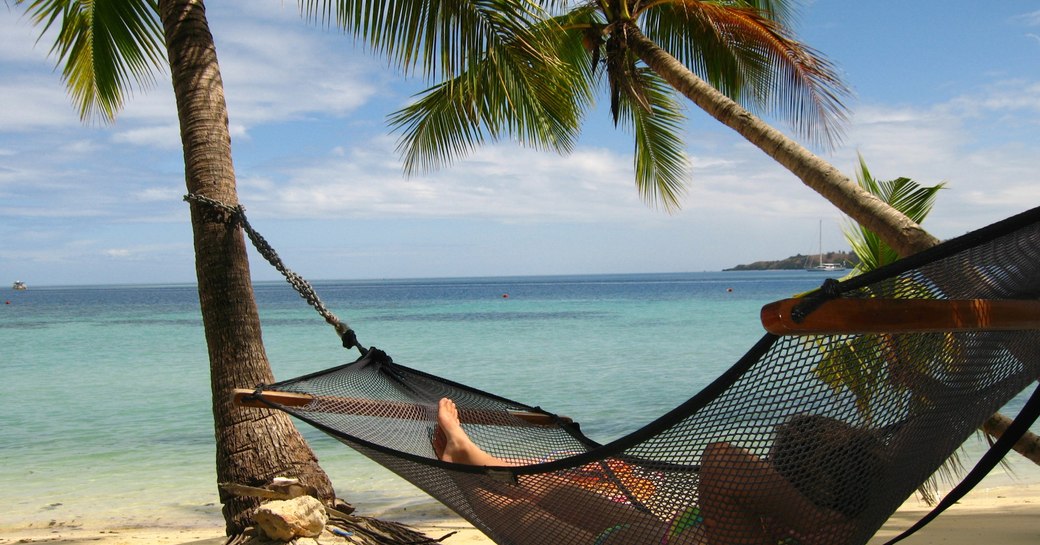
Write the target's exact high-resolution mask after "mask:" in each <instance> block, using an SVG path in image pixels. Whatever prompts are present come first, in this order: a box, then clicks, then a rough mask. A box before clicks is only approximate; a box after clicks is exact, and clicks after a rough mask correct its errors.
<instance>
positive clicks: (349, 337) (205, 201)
mask: <svg viewBox="0 0 1040 545" xmlns="http://www.w3.org/2000/svg"><path fill="white" fill-rule="evenodd" d="M184 200H185V201H187V202H189V203H198V204H202V205H205V206H207V207H209V208H210V209H211V210H215V211H219V212H222V213H223V217H224V218H225V222H227V223H229V224H232V225H234V224H237V225H239V226H241V227H242V230H243V231H245V233H246V235H248V236H249V240H250V241H251V242H252V243H253V247H254V248H256V251H257V252H259V253H260V255H261V256H262V257H263V258H264V259H266V260H267V262H268V263H270V264H271V266H272V267H274V268H275V269H276V270H277V271H278V272H279V273H281V274H282V276H284V277H285V280H286V281H287V282H288V283H289V285H290V286H292V288H293V289H294V290H296V292H297V293H299V294H300V297H302V298H303V299H304V300H305V301H307V304H308V305H310V306H311V307H313V308H314V310H315V311H317V312H318V314H320V315H321V317H322V318H324V319H325V321H326V322H327V323H328V324H329V325H331V326H332V327H333V328H334V329H335V330H336V334H337V335H339V337H340V340H341V341H342V342H343V347H344V348H347V349H351V348H357V349H358V351H359V352H361V354H362V355H365V354H366V353H367V352H368V349H367V348H365V347H364V346H362V345H361V344H360V343H358V340H357V334H356V333H355V332H354V330H353V329H351V327H350V326H349V325H347V323H346V322H344V321H342V320H340V319H339V318H337V317H336V315H335V314H333V313H332V311H330V310H329V309H328V307H326V306H325V303H323V302H322V301H321V299H320V298H318V294H317V292H315V291H314V288H313V287H312V286H311V285H310V283H309V282H307V280H305V279H304V278H303V277H302V276H300V275H299V274H297V273H296V272H294V271H292V270H291V269H289V267H287V266H286V265H285V263H284V262H283V261H282V258H281V257H278V252H276V251H275V250H274V248H273V247H272V246H271V244H270V243H268V242H267V239H265V238H264V237H263V236H262V235H261V234H260V233H259V232H257V230H256V229H253V226H252V225H250V224H249V220H248V219H247V218H246V209H245V207H244V206H242V205H241V204H239V205H236V206H231V205H229V204H227V203H223V202H221V201H218V200H216V199H211V198H209V197H205V196H202V195H197V194H194V193H189V194H188V195H185V196H184Z"/></svg>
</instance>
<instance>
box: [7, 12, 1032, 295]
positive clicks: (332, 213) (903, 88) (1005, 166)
mask: <svg viewBox="0 0 1040 545" xmlns="http://www.w3.org/2000/svg"><path fill="white" fill-rule="evenodd" d="M207 7H208V16H209V19H210V25H211V29H212V31H213V34H214V37H215V40H216V43H217V53H218V56H219V59H220V65H221V70H222V74H223V78H224V85H225V92H226V95H227V102H228V108H229V114H230V123H231V131H232V146H233V155H234V160H235V169H236V174H237V177H238V184H239V193H240V198H241V199H242V202H243V204H245V206H246V208H247V211H248V213H249V217H250V220H251V222H252V223H253V225H254V226H255V227H256V228H257V229H259V230H260V231H261V232H262V233H263V234H264V236H265V237H266V238H267V239H268V240H269V241H270V242H271V243H272V244H273V245H274V246H275V247H276V249H277V250H278V251H279V253H280V254H281V255H282V257H283V259H284V260H285V261H286V262H287V263H288V264H289V265H290V267H292V268H293V269H295V270H296V271H297V272H299V273H301V274H302V275H304V276H305V277H307V278H310V279H341V278H401V277H436V276H482V275H528V274H582V273H624V272H679V271H704V270H720V269H723V268H726V267H730V266H733V265H736V264H739V263H745V262H750V261H755V260H760V259H779V258H784V257H787V256H789V255H794V254H799V253H801V254H806V253H810V252H812V251H814V249H815V247H816V244H817V228H818V225H819V222H820V221H821V220H822V221H823V225H824V229H823V237H824V246H825V248H826V249H840V248H846V247H847V246H846V245H845V243H844V241H843V239H842V236H841V225H842V223H843V221H845V220H844V219H843V217H842V215H841V214H840V213H839V212H838V211H837V210H836V209H835V208H834V207H833V206H831V205H830V204H829V203H828V202H826V201H825V200H824V199H822V198H821V197H819V196H818V195H816V194H815V193H814V192H812V191H811V190H809V189H808V188H806V187H805V186H803V185H802V184H801V182H800V181H799V180H797V179H796V178H795V177H794V176H793V175H791V174H790V173H788V172H787V171H786V170H784V169H783V168H781V167H780V166H778V165H777V164H775V163H774V162H772V161H771V160H770V159H768V158H767V157H766V156H765V155H764V154H762V152H760V151H759V150H757V149H756V148H753V147H752V146H750V145H749V144H747V143H746V142H744V141H743V140H742V139H741V138H740V137H738V136H736V135H735V134H733V133H732V132H731V131H730V130H729V129H727V128H725V127H722V126H721V125H720V124H719V123H718V122H716V121H714V120H713V119H710V118H708V117H707V116H705V115H703V114H701V113H700V112H699V111H697V110H695V109H693V107H692V106H691V107H690V109H689V110H688V112H687V113H688V114H689V116H690V121H689V124H688V128H687V142H688V150H687V152H688V154H689V157H690V160H691V164H692V172H691V178H690V190H689V194H688V195H687V197H686V199H685V201H684V204H683V209H682V211H680V212H679V213H676V214H671V215H669V214H667V213H665V212H663V211H659V210H655V209H653V208H650V207H648V206H646V205H645V204H644V203H642V202H641V201H640V200H639V197H638V193H637V192H636V190H635V188H634V185H633V183H634V182H633V176H632V166H631V147H632V144H631V139H630V136H629V135H628V134H625V133H624V132H621V131H617V130H615V129H614V128H613V127H612V125H611V124H610V123H609V121H608V114H607V113H606V112H605V111H597V112H593V115H592V116H591V118H590V119H589V123H588V125H587V126H586V129H585V133H584V136H583V138H582V140H581V142H580V145H579V146H578V148H577V149H576V150H575V151H574V153H572V154H570V155H567V156H559V155H555V154H551V153H544V152H536V151H532V150H526V149H522V148H519V147H517V146H515V145H513V144H511V143H508V142H505V143H499V144H496V145H492V146H488V147H485V148H483V149H481V150H479V151H478V152H476V153H474V154H473V155H471V156H469V157H468V158H467V159H465V160H463V161H459V162H457V163H455V164H454V165H452V166H450V167H448V168H445V169H443V170H440V171H436V172H433V173H428V174H421V175H416V176H412V177H410V178H406V177H405V176H404V175H403V174H402V170H401V166H400V159H399V156H398V155H397V153H396V152H395V150H394V147H395V140H396V136H395V135H393V134H391V133H390V132H389V130H388V128H387V126H386V123H385V119H386V116H387V115H388V114H389V113H391V112H393V111H394V110H396V109H397V108H399V107H401V106H402V105H404V104H406V103H407V101H408V100H409V99H410V97H411V95H413V94H414V93H415V92H417V91H419V90H421V89H422V88H423V86H424V83H423V82H422V81H419V80H415V79H407V78H405V77H403V76H402V75H401V74H400V73H398V72H396V71H395V70H393V69H391V68H389V67H387V65H386V63H385V61H382V60H380V59H378V58H376V57H374V56H373V55H369V54H367V53H366V52H364V51H363V50H359V49H356V48H355V47H354V46H353V42H352V39H351V38H349V37H347V36H344V35H342V34H341V33H339V32H335V31H327V30H323V29H321V28H316V27H314V26H313V25H308V24H307V23H305V22H304V21H302V20H301V19H300V17H299V16H298V14H297V12H296V7H295V2H290V1H283V0H221V1H211V2H209V5H208V6H207ZM796 31H797V34H798V36H799V37H800V38H801V39H802V40H803V41H804V42H806V43H807V44H809V45H810V46H812V47H814V48H816V49H817V50H819V51H821V52H822V53H823V54H825V55H826V56H827V58H829V59H830V60H831V61H832V62H833V63H834V64H836V65H837V66H838V68H839V70H840V71H841V73H842V74H843V76H844V78H845V81H846V83H847V84H848V85H849V86H850V87H851V88H852V89H853V91H854V93H855V96H854V98H852V99H851V100H849V101H848V105H849V107H850V110H851V112H852V117H851V121H850V123H849V125H848V127H847V129H846V137H845V139H844V141H843V143H842V144H841V145H840V146H839V147H837V148H836V149H834V150H830V151H828V150H815V151H817V152H818V153H820V154H821V155H822V156H823V157H824V158H825V159H827V160H828V161H830V162H831V163H833V164H834V165H835V166H837V167H838V168H840V169H841V170H843V171H845V172H848V173H851V172H852V171H853V169H854V168H855V166H856V163H857V159H856V155H857V153H860V154H862V155H863V156H864V157H865V158H866V160H867V163H868V165H869V166H870V168H871V171H872V172H873V173H874V174H875V176H877V177H879V178H884V179H890V178H895V177H898V176H908V177H911V178H913V179H915V180H917V181H918V182H921V183H925V184H933V183H937V182H939V181H945V182H946V183H947V184H948V189H947V190H946V191H944V192H943V193H942V194H941V195H940V197H939V200H938V203H937V205H936V207H935V210H934V212H933V213H932V216H931V217H930V218H929V219H928V220H927V221H926V222H925V227H926V228H927V229H928V230H929V231H931V232H932V233H933V234H935V235H936V236H938V237H940V238H948V237H951V236H956V235H959V234H962V233H964V232H966V231H969V230H972V229H975V228H978V227H981V226H983V225H985V224H988V223H990V222H993V221H996V220H998V219H1001V218H1003V217H1006V216H1008V215H1011V214H1014V213H1017V212H1020V211H1023V210H1026V209H1028V208H1032V207H1034V206H1037V205H1040V137H1038V136H1037V134H1038V129H1040V5H1038V4H1037V3H1036V2H1034V1H1027V0H1006V1H1002V2H993V3H986V4H982V3H979V2H968V1H966V0H958V1H952V2H941V3H939V2H896V1H888V0H886V1H877V2H847V1H844V0H842V1H838V0H817V1H815V2H807V3H805V5H804V6H803V9H802V10H801V17H800V19H799V26H798V27H797V29H796ZM35 32H36V31H35V30H34V29H32V28H31V26H30V25H29V22H28V21H27V20H26V19H25V17H24V16H23V15H22V14H21V13H20V10H19V9H15V8H11V7H8V6H4V7H0V104H2V105H3V106H2V107H0V281H3V282H8V283H9V282H12V281H14V280H16V279H21V280H24V281H27V282H28V283H29V284H30V285H37V286H39V285H63V284H105V283H153V282H158V283H166V282H192V281H194V257H193V250H192V241H191V228H190V225H189V222H188V209H187V205H186V204H184V203H183V202H182V200H181V197H182V196H183V194H184V192H185V189H184V181H183V162H182V157H181V152H180V140H179V135H178V131H177V120H176V113H175V106H174V101H173V95H172V91H171V90H170V84H169V80H168V77H167V76H166V75H165V74H158V75H157V81H156V83H155V85H153V86H152V87H150V88H148V89H144V90H136V91H135V92H134V94H133V96H132V97H131V98H130V100H129V101H128V105H127V108H126V109H125V111H123V112H122V113H121V114H120V116H119V118H118V119H117V121H116V122H115V123H114V124H112V125H98V124H96V123H94V124H83V123H81V122H80V121H79V119H78V117H77V114H76V112H75V110H74V108H73V107H72V105H71V103H70V102H69V100H68V98H67V97H66V95H65V91H64V87H63V85H62V83H61V81H60V77H59V73H58V72H56V71H55V70H54V60H53V59H50V58H48V55H47V53H48V49H49V45H48V44H47V43H44V42H40V43H35V36H36V34H35ZM777 126H778V128H781V129H783V130H785V131H786V130H787V129H788V128H787V127H786V126H785V125H783V124H780V123H777ZM252 269H253V275H254V277H255V278H256V279H257V280H269V279H275V278H278V276H277V273H276V272H274V271H273V270H272V269H270V267H268V266H267V265H266V263H263V262H262V261H260V260H259V259H258V258H257V257H256V256H255V254H254V255H253V265H252Z"/></svg>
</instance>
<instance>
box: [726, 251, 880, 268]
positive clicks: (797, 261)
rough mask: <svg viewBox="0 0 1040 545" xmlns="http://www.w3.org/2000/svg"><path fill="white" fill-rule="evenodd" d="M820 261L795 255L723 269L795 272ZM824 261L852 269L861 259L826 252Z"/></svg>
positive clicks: (842, 253)
mask: <svg viewBox="0 0 1040 545" xmlns="http://www.w3.org/2000/svg"><path fill="white" fill-rule="evenodd" d="M819 261H820V256H819V255H817V254H814V255H811V256H809V255H802V254H798V255H793V256H791V257H789V258H787V259H781V260H778V261H756V262H754V263H748V264H746V265H737V266H736V267H733V268H730V269H722V270H723V271H793V270H803V269H805V268H806V267H807V266H809V265H812V264H814V263H817V262H819ZM823 261H824V262H826V263H844V264H845V266H846V267H848V268H852V267H853V266H855V265H856V264H857V263H859V258H858V257H856V254H854V253H852V252H824V253H823Z"/></svg>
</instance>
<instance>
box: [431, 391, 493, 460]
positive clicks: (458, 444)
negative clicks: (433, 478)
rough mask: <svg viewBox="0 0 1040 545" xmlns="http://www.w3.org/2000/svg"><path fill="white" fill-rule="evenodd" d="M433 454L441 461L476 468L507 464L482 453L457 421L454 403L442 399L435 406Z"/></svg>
mask: <svg viewBox="0 0 1040 545" xmlns="http://www.w3.org/2000/svg"><path fill="white" fill-rule="evenodd" d="M433 452H434V453H435V454H436V455H437V458H439V459H440V460H442V461H445V462H452V463H456V464H468V465H477V466H505V465H511V464H509V463H508V462H506V461H504V460H501V459H499V458H495V457H494V456H492V455H490V454H488V453H487V452H484V450H483V449H481V448H480V447H478V446H477V445H476V443H474V442H473V441H472V440H471V439H470V438H469V435H467V434H466V430H464V429H462V422H461V421H460V420H459V409H458V407H456V406H455V402H454V401H452V400H450V399H448V398H443V399H441V400H440V403H439V404H438V406H437V427H436V428H434V431H433Z"/></svg>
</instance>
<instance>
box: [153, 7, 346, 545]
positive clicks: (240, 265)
mask: <svg viewBox="0 0 1040 545" xmlns="http://www.w3.org/2000/svg"><path fill="white" fill-rule="evenodd" d="M158 5H159V15H160V18H161V19H162V22H163V27H164V29H165V36H166V47H167V53H168V55H169V61H170V71H171V76H172V79H173V89H174V94H175V96H176V99H177V114H178V117H179V120H180V127H181V140H182V143H183V146H184V166H185V182H186V184H187V189H188V192H189V193H193V194H198V195H203V196H206V197H209V198H212V199H216V200H218V201H221V202H224V203H227V204H230V205H236V204H238V197H237V193H236V188H235V172H234V167H233V165H232V162H231V137H230V135H229V133H228V121H227V119H228V118H227V106H226V104H225V101H224V88H223V83H222V82H221V78H220V70H219V68H218V66H217V56H216V49H215V46H214V44H213V36H212V35H211V34H210V31H209V25H208V23H207V21H206V17H205V8H204V6H203V3H202V0H159V2H158ZM227 220H228V218H222V217H220V216H219V214H215V213H214V211H213V210H210V209H207V208H205V207H204V206H202V205H199V204H192V206H191V224H192V228H193V232H194V240H195V264H196V274H197V276H198V290H199V301H200V303H201V309H202V319H203V325H204V327H205V331H206V343H207V345H208V348H209V359H210V377H211V383H212V396H213V399H212V403H213V417H214V424H215V428H216V443H217V453H216V454H217V456H216V464H217V481H218V482H231V483H239V484H245V485H253V486H255V485H261V484H265V483H266V482H267V481H269V480H270V479H271V478H273V477H277V476H285V477H296V478H298V479H300V480H301V482H303V483H304V484H306V485H310V486H313V487H315V488H316V489H317V491H318V495H319V497H320V499H323V500H325V501H326V502H331V501H332V500H333V495H334V493H333V490H332V484H331V483H330V481H329V479H328V476H326V474H325V472H324V471H323V470H322V469H321V467H319V466H318V463H317V459H316V458H315V456H314V453H313V452H312V451H311V449H310V447H309V446H307V444H306V443H305V442H304V440H303V437H302V436H301V435H300V433H299V432H298V431H297V430H296V428H295V427H294V426H293V425H292V422H291V421H290V420H289V417H288V416H286V415H285V414H284V413H281V412H278V411H261V410H258V409H243V408H236V407H234V406H233V405H232V403H231V391H232V389H233V388H252V387H254V386H256V385H257V384H259V383H269V382H271V381H272V380H273V374H272V372H271V368H270V364H269V363H268V360H267V355H266V353H265V351H264V346H263V340H262V338H261V332H260V319H259V314H258V311H257V307H256V302H255V300H254V297H253V288H252V285H251V283H250V276H249V262H248V259H247V255H246V248H245V241H244V238H243V236H242V232H241V230H240V229H239V228H238V227H237V225H235V224H233V223H230V222H228V221H227ZM220 497H221V502H222V503H223V505H224V507H223V512H224V519H225V521H226V523H227V532H228V534H229V535H234V534H239V533H241V532H242V530H244V529H245V527H246V526H248V525H249V519H248V517H249V515H250V514H251V513H250V510H251V508H252V507H254V506H255V505H256V500H254V499H248V498H238V497H233V496H231V495H229V494H227V493H226V492H223V491H221V492H220Z"/></svg>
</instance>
